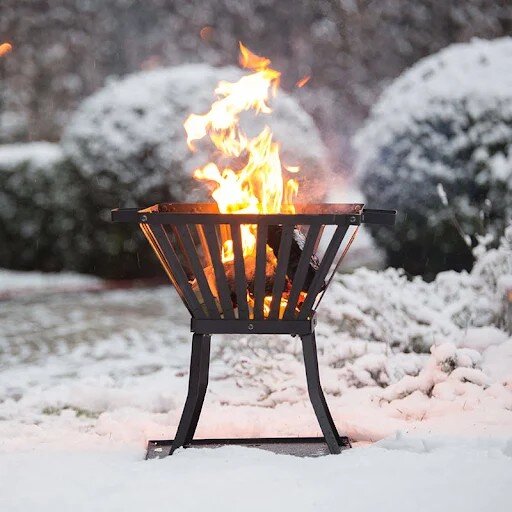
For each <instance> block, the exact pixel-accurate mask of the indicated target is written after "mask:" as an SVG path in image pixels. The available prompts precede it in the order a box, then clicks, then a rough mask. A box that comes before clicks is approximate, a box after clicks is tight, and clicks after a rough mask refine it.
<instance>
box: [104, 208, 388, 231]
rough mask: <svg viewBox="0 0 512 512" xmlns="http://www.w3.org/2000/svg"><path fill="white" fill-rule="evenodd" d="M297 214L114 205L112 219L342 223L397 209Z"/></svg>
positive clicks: (376, 219) (379, 219)
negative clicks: (239, 212) (241, 212)
mask: <svg viewBox="0 0 512 512" xmlns="http://www.w3.org/2000/svg"><path fill="white" fill-rule="evenodd" d="M294 207H295V209H296V211H297V212H298V213H276V214H238V213H219V211H218V209H217V205H216V204H215V203H157V204H155V205H153V206H150V207H146V208H115V209H113V210H112V211H111V215H112V221H113V222H136V223H139V224H141V223H147V224H165V223H169V222H172V223H177V224H186V223H189V222H200V223H205V224H211V223H215V224H233V223H236V224H261V223H263V224H309V225H312V224H327V225H332V224H339V223H340V222H343V221H345V222H346V223H347V224H349V225H353V226H358V225H360V224H363V223H365V224H381V225H382V224H384V225H393V224H394V223H395V216H396V210H380V209H369V208H364V204H363V203H314V204H313V203H312V204H294Z"/></svg>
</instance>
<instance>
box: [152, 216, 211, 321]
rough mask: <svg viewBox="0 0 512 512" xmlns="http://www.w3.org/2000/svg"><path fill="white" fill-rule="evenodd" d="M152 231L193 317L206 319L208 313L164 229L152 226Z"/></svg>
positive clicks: (155, 225)
mask: <svg viewBox="0 0 512 512" xmlns="http://www.w3.org/2000/svg"><path fill="white" fill-rule="evenodd" d="M152 231H153V234H154V236H155V238H156V241H157V242H158V245H159V247H160V250H161V251H162V253H163V255H164V256H165V259H166V260H167V262H168V264H169V267H170V269H171V272H172V275H173V276H174V279H175V280H176V285H177V287H178V288H179V289H180V290H181V291H182V292H183V295H184V297H185V301H186V303H187V304H188V305H189V306H190V310H191V311H192V316H195V317H197V318H206V313H205V312H204V310H203V308H202V307H201V304H199V301H198V300H197V297H196V294H195V293H194V291H193V290H192V287H191V286H190V283H189V282H188V277H187V274H186V273H185V271H184V270H183V267H182V266H181V262H180V260H179V258H178V256H177V255H176V252H175V251H174V247H173V246H172V243H171V241H170V240H169V237H168V236H167V233H166V231H165V229H164V227H163V226H162V225H161V224H152Z"/></svg>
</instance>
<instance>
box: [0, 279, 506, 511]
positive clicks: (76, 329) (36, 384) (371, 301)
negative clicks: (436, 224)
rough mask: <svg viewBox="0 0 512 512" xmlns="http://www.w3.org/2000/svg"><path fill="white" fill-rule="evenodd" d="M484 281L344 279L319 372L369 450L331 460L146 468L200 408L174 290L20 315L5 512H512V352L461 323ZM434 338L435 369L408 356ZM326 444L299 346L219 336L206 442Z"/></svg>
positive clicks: (344, 422) (269, 459) (5, 442)
mask: <svg viewBox="0 0 512 512" xmlns="http://www.w3.org/2000/svg"><path fill="white" fill-rule="evenodd" d="M47 277H49V276H47ZM471 278H472V276H471V275H467V274H463V275H460V276H459V277H458V280H457V278H456V277H454V275H453V273H449V274H448V275H446V276H443V275H441V276H440V277H439V279H438V281H436V282H434V283H431V284H425V283H423V284H422V283H420V282H419V281H413V282H412V283H409V285H407V284H405V282H404V280H403V279H402V278H401V277H400V276H399V275H398V274H397V275H394V274H393V273H392V272H391V271H389V270H388V271H386V272H383V273H376V272H373V273H371V272H370V271H365V270H359V271H358V272H356V273H355V274H353V275H341V276H339V277H338V278H336V282H335V283H333V288H332V290H330V291H329V292H328V293H327V295H326V299H325V301H324V303H322V308H321V313H320V318H319V325H318V344H319V348H320V355H319V360H320V365H321V372H322V381H323V387H324V390H325V392H326V397H327V400H328V402H329V405H330V407H331V410H332V412H333V415H334V418H335V421H336V423H337V426H338V428H339V430H340V432H343V433H344V434H347V435H349V436H350V437H351V438H352V439H354V440H355V441H356V443H355V448H354V449H353V450H352V451H349V452H344V453H343V454H342V455H340V456H330V457H324V458H320V459H296V458H293V457H290V456H283V455H279V456H278V455H273V454H270V453H266V452H261V451H258V450H251V449H243V448H235V447H231V448H222V449H216V450H206V451H205V450H201V451H194V450H181V451H179V452H177V453H176V454H175V455H174V456H173V457H171V458H168V459H167V460H163V461H148V462H145V461H143V460H142V459H143V455H144V449H145V443H146V441H147V439H152V438H155V439H158V438H161V439H165V438H172V436H173V434H174V431H175V429H176V426H177V423H178V421H179V417H180V414H181V408H182V405H183V402H184V399H185V395H186V389H187V378H188V358H189V349H190V332H189V328H188V314H187V313H186V311H185V308H184V307H183V306H182V305H181V303H180V301H179V299H178V297H177V296H176V294H175V292H174V291H172V289H171V288H169V287H161V288H156V289H147V290H124V291H99V292H95V293H92V292H76V293H66V294H61V293H53V294H52V293H47V294H46V295H45V296H44V298H42V296H41V295H38V294H37V293H35V294H33V295H32V294H29V293H24V294H23V296H19V297H12V298H11V299H9V300H4V301H3V302H0V326H1V328H0V348H1V350H2V352H1V358H0V368H1V371H0V397H1V400H0V418H1V420H0V510H6V511H14V510H20V511H21V510H22V511H26V510H38V511H39V510H41V511H45V510H48V511H52V512H53V511H55V510H67V509H68V508H73V510H108V511H111V510H123V511H126V512H130V511H132V510H133V511H136V510H137V511H138V510H140V509H141V508H142V507H144V508H145V509H149V510H153V509H156V508H157V507H162V506H167V507H173V509H176V510H198V509H204V508H210V509H212V510H217V509H223V510H240V509H244V510H261V509H262V508H264V509H266V510H283V509H286V510H288V509H290V510H333V509H343V510H358V511H373V510H375V509H378V510H392V511H397V510H410V509H412V508H414V509H418V510H450V512H454V511H459V510H460V511H461V512H462V511H463V512H467V511H472V510H474V511H480V510H485V509H489V510H493V511H494V510H496V511H501V510H503V511H505V510H508V508H509V504H510V500H511V499H512V490H511V489H512V486H511V484H512V448H511V447H512V338H510V336H509V335H508V334H506V333H505V332H504V331H503V330H501V329H499V328H497V327H494V328H493V327H491V326H489V325H485V326H479V327H469V328H467V329H465V328H461V327H460V326H459V325H458V324H457V322H456V321H454V317H453V312H454V311H457V310H458V307H455V308H454V309H453V310H451V312H446V311H444V310H446V309H447V304H449V303H450V302H457V301H460V300H461V298H460V297H459V296H458V295H457V293H459V291H458V290H459V287H460V285H461V283H462V282H464V281H465V280H468V281H470V280H471ZM38 279H39V278H38V277H36V279H35V282H36V283H37V284H36V285H35V287H34V288H35V290H36V291H37V290H38V289H39V288H40V283H39V282H38ZM55 279H56V280H57V281H58V278H57V277H56V278H55ZM87 279H88V278H86V280H85V281H86V282H87ZM26 281H27V282H29V278H28V276H27V279H26ZM357 281H358V284H359V286H360V289H359V290H358V289H357V288H358V286H356V282H357ZM48 282H50V281H48ZM400 293H402V294H403V299H402V301H399V302H396V299H397V297H400ZM460 293H461V295H463V294H467V293H468V290H467V289H462V290H460ZM443 305H444V306H443ZM443 309H444V310H443ZM402 310H403V311H402ZM337 311H338V314H336V312H337ZM378 311H382V313H376V312H378ZM348 312H351V313H350V314H351V315H352V320H351V321H350V322H349V321H348V320H347V314H348ZM385 312H390V314H391V317H390V318H389V319H388V321H386V319H385V318H383V317H384V316H385V315H386V313H385ZM340 316H341V317H342V318H343V321H340ZM455 318H457V315H455ZM397 319H399V321H397ZM351 322H352V323H351ZM358 323H359V325H363V326H365V327H364V329H362V331H358V327H357V325H358ZM353 326H355V327H354V328H355V330H354V328H353ZM371 326H373V331H367V330H365V329H368V328H369V327H371ZM420 327H423V328H425V329H427V331H428V329H431V331H432V332H438V333H439V334H438V335H436V336H432V338H433V342H434V343H430V344H425V345H424V346H422V347H423V350H424V353H414V352H409V353H407V352H403V351H402V350H403V349H404V348H405V345H401V344H398V345H396V346H395V348H394V349H393V348H392V347H391V345H392V343H390V342H389V341H390V340H391V339H396V340H402V341H403V340H404V339H406V338H407V337H405V338H404V335H403V334H404V333H406V332H407V331H408V330H410V331H409V334H410V332H415V331H417V330H418V329H419V328H420ZM372 332H373V333H374V334H375V333H376V334H375V335H372ZM378 333H381V334H380V338H381V339H380V338H379V336H377V334H378ZM424 335H425V336H426V334H424ZM428 347H430V349H429V348H428ZM318 434H319V429H318V426H317V424H316V420H315V417H314V415H313V412H312V410H311V406H310V404H309V401H308V399H307V390H306V385H305V377H304V369H303V365H302V362H301V356H300V344H299V342H298V340H297V339H292V338H289V337H277V336H269V337H256V336H252V337H250V336H248V337H246V336H215V337H214V338H213V342H212V364H211V379H210V385H209V391H208V394H207V397H206V401H205V406H204V410H203V414H202V416H201V421H200V423H199V426H198V431H197V436H198V437H222V436H225V437H229V436H233V437H247V436H280V435H281V436H287V435H290V436H296V435H318ZM377 441H378V442H377ZM370 443H374V444H370ZM28 489H29V490H30V492H28ZM164 503H165V505H164Z"/></svg>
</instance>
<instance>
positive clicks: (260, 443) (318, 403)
mask: <svg viewBox="0 0 512 512" xmlns="http://www.w3.org/2000/svg"><path fill="white" fill-rule="evenodd" d="M210 340H211V335H210V334H199V333H194V335H193V337H192V353H191V357H190V375H189V383H188V394H187V399H186V401H185V406H184V408H183V413H182V415H181V419H180V423H179V425H178V430H177V431H176V436H175V438H174V439H173V440H172V441H149V444H148V452H147V456H146V458H148V459H151V458H162V457H166V456H168V455H172V454H173V453H174V451H175V450H176V449H178V448H180V447H182V446H183V447H191V446H201V447H204V446H206V445H208V446H210V447H212V446H223V445H226V444H228V445H229V444H240V445H244V446H252V447H259V448H263V449H271V448H268V447H267V445H271V446H272V447H274V450H272V451H275V449H276V446H277V445H279V446H280V448H279V450H281V451H280V452H278V453H288V452H287V451H286V450H285V448H286V447H290V446H291V445H293V446H294V447H295V448H294V449H293V450H291V451H292V452H297V454H301V453H303V452H304V453H306V452H308V450H309V449H310V448H311V447H312V446H313V445H314V446H313V450H312V451H313V452H314V453H317V452H318V453H317V454H318V455H322V454H325V453H333V454H337V453H340V452H341V450H342V449H345V448H350V441H349V440H348V438H347V437H340V436H339V434H338V431H337V429H336V425H335V424H334V420H333V419H332V416H331V413H330V411H329V407H328V405H327V402H326V400H325V396H324V393H323V391H322V387H321V384H320V373H319V370H318V356H317V347H316V340H315V333H314V331H313V332H310V333H308V334H303V335H301V340H302V350H303V353H304V366H305V368H306V379H307V384H308V392H309V398H310V400H311V404H312V405H313V410H314V411H315V415H316V417H317V420H318V423H319V425H320V428H321V430H322V433H323V435H324V437H323V438H265V439H209V440H194V439H193V437H194V433H195V431H196V427H197V422H198V421H199V416H200V414H201V409H202V407H203V402H204V397H205V394H206V389H207V387H208V372H209V367H210ZM304 446H307V447H309V448H307V449H306V448H304ZM301 447H302V448H301ZM326 450H327V452H326ZM310 451H311V450H310ZM313 455H314V454H313ZM304 456H306V455H304ZM311 456H312V455H311Z"/></svg>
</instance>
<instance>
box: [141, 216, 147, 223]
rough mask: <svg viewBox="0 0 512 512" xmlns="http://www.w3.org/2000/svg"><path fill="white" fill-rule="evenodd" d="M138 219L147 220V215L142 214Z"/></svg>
mask: <svg viewBox="0 0 512 512" xmlns="http://www.w3.org/2000/svg"><path fill="white" fill-rule="evenodd" d="M140 220H141V221H142V222H146V221H147V220H148V216H147V215H143V216H142V217H141V218H140Z"/></svg>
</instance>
